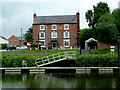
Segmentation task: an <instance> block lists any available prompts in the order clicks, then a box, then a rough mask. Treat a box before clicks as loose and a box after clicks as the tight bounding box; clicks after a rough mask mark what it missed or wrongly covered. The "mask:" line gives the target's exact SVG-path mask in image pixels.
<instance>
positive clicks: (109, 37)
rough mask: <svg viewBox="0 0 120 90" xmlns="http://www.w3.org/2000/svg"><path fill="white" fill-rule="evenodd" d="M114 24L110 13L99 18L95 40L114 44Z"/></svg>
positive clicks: (115, 36) (115, 30) (115, 29)
mask: <svg viewBox="0 0 120 90" xmlns="http://www.w3.org/2000/svg"><path fill="white" fill-rule="evenodd" d="M115 22H116V21H115V18H114V17H112V15H111V14H110V13H107V14H105V15H103V16H101V17H100V18H99V20H98V24H97V27H96V31H97V32H98V34H97V39H98V40H100V41H102V42H105V43H115V42H116V40H117V35H118V31H117V27H116V24H115Z"/></svg>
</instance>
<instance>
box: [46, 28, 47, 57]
mask: <svg viewBox="0 0 120 90" xmlns="http://www.w3.org/2000/svg"><path fill="white" fill-rule="evenodd" d="M46 55H47V26H46Z"/></svg>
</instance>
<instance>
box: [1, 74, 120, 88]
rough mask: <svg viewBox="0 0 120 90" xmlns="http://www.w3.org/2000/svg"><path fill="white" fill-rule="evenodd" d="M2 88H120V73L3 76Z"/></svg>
mask: <svg viewBox="0 0 120 90" xmlns="http://www.w3.org/2000/svg"><path fill="white" fill-rule="evenodd" d="M2 88H120V76H119V73H101V74H100V73H80V74H75V73H72V74H70V73H47V74H45V73H44V74H42V73H41V74H40V73H39V74H2Z"/></svg>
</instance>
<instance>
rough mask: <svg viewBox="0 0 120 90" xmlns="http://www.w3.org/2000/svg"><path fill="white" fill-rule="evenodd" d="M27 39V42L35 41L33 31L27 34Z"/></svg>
mask: <svg viewBox="0 0 120 90" xmlns="http://www.w3.org/2000/svg"><path fill="white" fill-rule="evenodd" d="M25 40H26V41H27V42H31V43H33V33H28V34H27V36H26V37H25Z"/></svg>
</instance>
